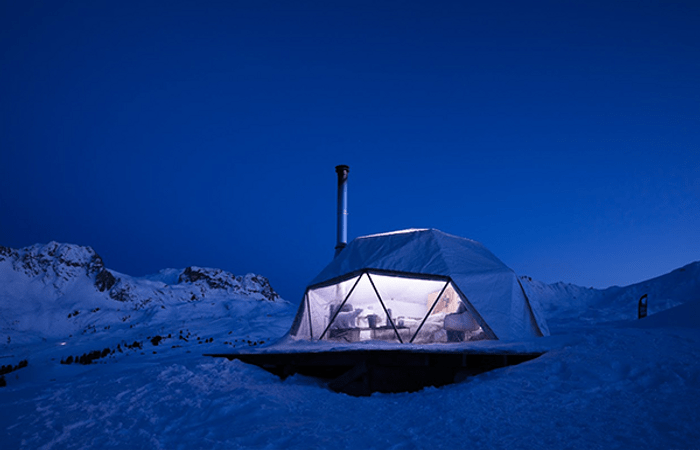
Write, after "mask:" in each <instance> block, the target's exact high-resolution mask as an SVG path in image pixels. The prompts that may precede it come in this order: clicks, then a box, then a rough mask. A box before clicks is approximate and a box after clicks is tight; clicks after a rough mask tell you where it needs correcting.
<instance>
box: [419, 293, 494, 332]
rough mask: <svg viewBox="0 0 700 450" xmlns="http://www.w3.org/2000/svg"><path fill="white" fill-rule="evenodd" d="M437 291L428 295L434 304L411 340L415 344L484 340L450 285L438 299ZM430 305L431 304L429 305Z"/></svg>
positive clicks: (472, 318) (476, 324)
mask: <svg viewBox="0 0 700 450" xmlns="http://www.w3.org/2000/svg"><path fill="white" fill-rule="evenodd" d="M438 295H439V291H436V292H434V293H432V294H431V295H430V298H431V299H432V301H433V302H435V300H437V302H435V306H434V307H433V309H432V311H431V312H430V315H429V316H428V317H427V318H426V319H425V323H423V326H422V327H421V328H420V330H419V331H418V334H416V335H415V337H414V338H413V343H415V344H432V343H447V342H464V341H472V340H481V339H485V338H486V335H485V334H484V332H483V330H482V329H481V326H479V324H478V322H477V321H476V320H475V319H474V317H473V316H472V315H471V314H470V313H469V311H468V310H467V307H466V305H465V304H464V302H463V301H462V300H461V297H460V296H459V294H458V293H457V291H456V290H455V289H454V288H453V286H452V283H450V284H449V285H448V286H447V288H446V289H445V291H444V292H443V293H442V295H440V298H439V299H438V298H437V296H438ZM431 305H432V304H431Z"/></svg>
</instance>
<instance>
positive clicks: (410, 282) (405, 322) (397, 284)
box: [370, 274, 445, 342]
mask: <svg viewBox="0 0 700 450" xmlns="http://www.w3.org/2000/svg"><path fill="white" fill-rule="evenodd" d="M370 276H371V277H372V280H373V281H374V284H375V286H376V287H377V291H379V295H380V296H381V298H382V301H383V302H384V305H385V306H386V308H387V312H388V313H389V316H390V317H391V320H392V321H393V322H394V325H395V326H396V329H397V331H398V332H399V334H400V335H401V340H402V341H403V342H409V341H410V340H411V337H413V335H414V334H415V333H416V331H417V330H418V327H419V326H420V324H421V322H422V321H423V318H424V317H425V316H426V314H427V313H428V311H429V310H430V307H431V306H432V305H433V303H434V302H435V299H436V298H437V296H438V294H439V293H440V291H441V290H442V289H443V287H444V286H445V281H443V280H425V279H419V278H407V277H398V276H389V275H377V274H370ZM382 313H383V317H382V318H381V323H382V324H386V325H388V326H389V327H390V326H391V324H390V323H389V321H388V318H387V314H386V313H384V311H382Z"/></svg>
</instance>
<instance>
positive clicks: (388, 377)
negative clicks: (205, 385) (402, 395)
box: [206, 349, 542, 396]
mask: <svg viewBox="0 0 700 450" xmlns="http://www.w3.org/2000/svg"><path fill="white" fill-rule="evenodd" d="M540 355H542V353H485V352H470V351H468V350H467V351H461V352H428V351H425V350H421V351H411V350H375V349H360V350H335V351H319V352H295V353H283V352H281V353H271V352H260V353H221V354H210V355H206V356H212V357H221V358H227V359H229V360H234V359H238V360H240V361H242V362H244V363H248V364H254V365H256V366H258V367H261V368H263V369H265V370H267V371H268V372H271V373H273V374H275V375H278V376H280V377H281V378H282V379H284V378H286V377H288V376H290V375H293V374H296V373H298V374H301V375H307V376H312V377H319V378H322V379H326V380H328V387H329V388H330V389H331V390H333V391H335V392H342V393H345V394H349V395H354V396H365V395H370V394H372V393H373V392H387V393H388V392H413V391H418V390H420V389H423V388H424V387H427V386H436V387H437V386H444V385H446V384H450V383H454V382H456V381H462V380H464V379H465V378H467V377H469V376H473V375H477V374H479V373H483V372H486V371H489V370H493V369H498V368H501V367H506V366H511V365H515V364H520V363H522V362H525V361H529V360H531V359H534V358H537V357H538V356H540Z"/></svg>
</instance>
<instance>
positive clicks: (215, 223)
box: [0, 0, 700, 301]
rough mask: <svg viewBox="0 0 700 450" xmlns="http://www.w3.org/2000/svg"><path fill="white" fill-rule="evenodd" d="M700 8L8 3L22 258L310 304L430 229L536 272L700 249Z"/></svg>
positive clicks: (14, 184)
mask: <svg viewBox="0 0 700 450" xmlns="http://www.w3.org/2000/svg"><path fill="white" fill-rule="evenodd" d="M698 24H700V3H699V2H646V1H639V2H608V1H606V2H590V1H586V2H560V1H556V2H520V1H513V2H498V1H496V2H468V1H446V2H427V1H426V2H412V1H395V2H376V1H372V2H364V1H351V2H343V1H318V2H304V1H302V2H269V1H238V2H237V1H217V2H207V1H192V2H184V1H169V2H148V1H146V2H135V1H133V2H130V1H126V2H92V1H90V2H77V1H73V2H62V1H55V0H52V1H47V2H2V3H0V99H1V101H0V163H1V164H2V165H1V167H2V171H1V174H0V211H1V212H0V245H5V246H11V247H22V246H26V245H30V244H33V243H35V242H47V241H50V240H58V241H62V242H72V243H77V244H83V245H90V246H92V247H93V248H95V250H96V251H97V252H98V253H100V254H101V255H102V256H103V258H104V259H105V262H106V264H107V265H108V267H110V268H113V269H115V270H117V271H121V272H124V273H128V274H131V275H144V274H147V273H151V272H155V271H157V270H159V269H161V268H165V267H185V266H187V265H200V266H207V267H220V268H223V269H226V270H229V271H231V272H233V273H236V274H244V273H247V272H256V273H260V274H263V275H265V276H267V277H268V278H270V280H271V282H272V284H273V286H274V287H275V288H276V289H277V290H278V291H279V292H280V293H281V294H282V295H283V296H284V297H285V298H287V299H288V300H291V301H298V300H299V299H300V297H301V295H302V293H303V289H304V286H305V285H306V283H307V282H308V281H309V280H310V279H312V278H313V277H314V276H315V275H316V273H317V272H319V271H320V270H321V269H322V268H323V266H324V265H325V264H326V263H327V262H328V261H329V260H330V258H331V257H332V255H333V247H334V245H335V207H336V206H335V198H336V192H335V187H336V186H335V183H336V181H335V172H334V166H335V165H337V164H348V165H350V181H349V209H350V216H349V222H350V226H349V236H350V238H353V237H356V236H360V235H364V234H370V233H376V232H383V231H389V230H395V229H401V228H410V227H432V228H438V229H441V230H443V231H445V232H448V233H452V234H456V235H460V236H464V237H469V238H472V239H475V240H477V241H480V242H482V243H483V244H485V245H486V246H487V247H488V248H489V249H491V250H492V251H493V252H494V253H495V254H496V255H497V256H498V257H499V258H501V259H502V260H503V261H504V262H505V263H506V264H508V265H509V266H510V267H512V268H513V269H514V270H515V271H516V272H517V273H519V274H526V275H530V276H532V277H534V278H537V279H540V280H543V281H547V282H554V281H560V280H561V281H567V282H573V283H576V284H580V285H584V286H595V287H606V286H609V285H613V284H619V285H624V284H630V283H633V282H637V281H641V280H643V279H646V278H650V277H653V276H656V275H661V274H662V273H665V272H667V271H670V270H672V269H674V268H676V267H679V266H681V265H684V264H687V263H689V262H692V261H695V260H698V259H700V238H699V235H698V230H699V229H700V81H699V80H700V26H698Z"/></svg>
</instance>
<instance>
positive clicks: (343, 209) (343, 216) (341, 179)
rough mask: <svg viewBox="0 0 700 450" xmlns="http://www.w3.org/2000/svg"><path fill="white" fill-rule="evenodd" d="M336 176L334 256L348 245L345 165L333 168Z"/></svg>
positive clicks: (346, 169)
mask: <svg viewBox="0 0 700 450" xmlns="http://www.w3.org/2000/svg"><path fill="white" fill-rule="evenodd" d="M335 172H336V173H337V174H338V239H337V242H338V243H337V244H336V246H335V256H338V255H339V254H340V252H341V251H342V250H343V249H344V248H345V246H347V245H348V172H350V168H349V167H348V166H346V165H340V166H335Z"/></svg>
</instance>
